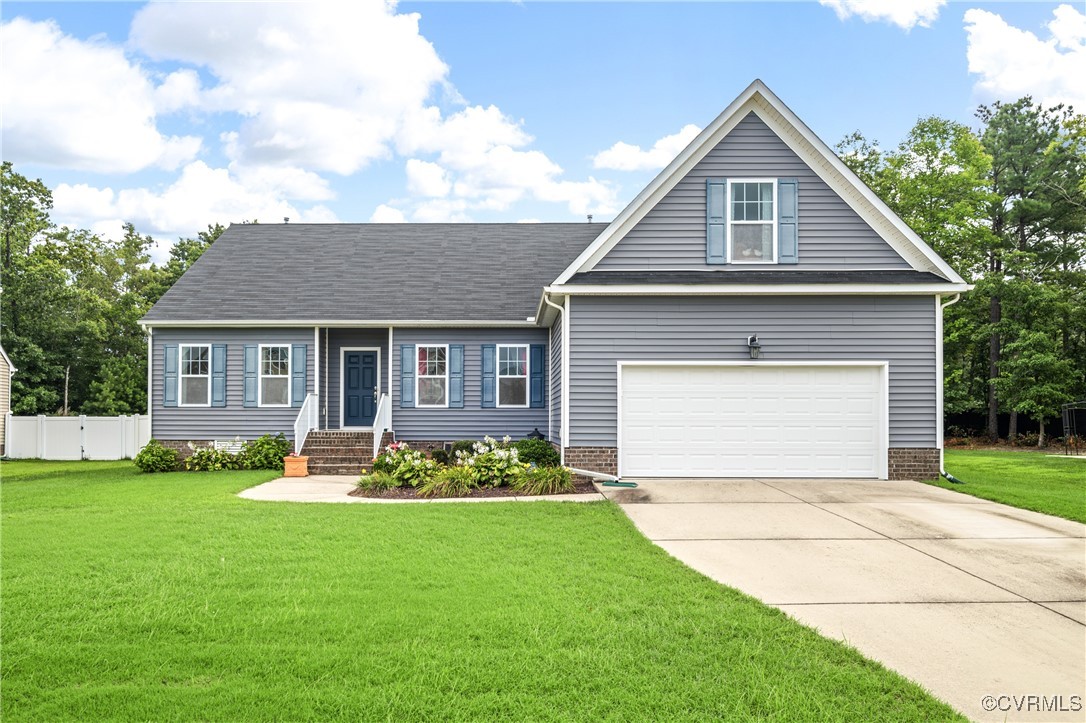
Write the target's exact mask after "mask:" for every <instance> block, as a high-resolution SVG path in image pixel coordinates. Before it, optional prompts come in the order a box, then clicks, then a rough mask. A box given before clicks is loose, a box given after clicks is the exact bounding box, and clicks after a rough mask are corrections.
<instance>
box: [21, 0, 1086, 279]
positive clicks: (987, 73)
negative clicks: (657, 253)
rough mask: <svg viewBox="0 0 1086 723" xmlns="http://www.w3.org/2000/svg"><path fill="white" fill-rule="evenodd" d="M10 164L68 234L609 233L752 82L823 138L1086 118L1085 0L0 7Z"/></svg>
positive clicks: (890, 142)
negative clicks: (365, 227) (493, 227)
mask: <svg viewBox="0 0 1086 723" xmlns="http://www.w3.org/2000/svg"><path fill="white" fill-rule="evenodd" d="M0 11H2V24H0V52H2V66H0V115H2V138H0V155H2V157H3V160H5V161H11V162H12V163H13V164H14V165H15V170H16V171H17V172H19V173H21V174H23V175H25V176H30V177H34V178H41V179H42V180H43V181H44V182H45V183H46V184H47V185H48V186H49V187H50V188H52V189H53V200H54V208H53V219H54V221H56V222H57V223H59V224H63V225H70V226H73V227H80V228H89V229H91V230H93V231H95V232H97V233H100V234H102V235H104V236H110V237H115V236H117V235H119V234H120V233H121V227H122V224H123V223H124V222H126V221H127V222H131V223H133V224H134V225H135V226H136V228H137V230H139V231H140V232H142V233H146V234H150V235H152V236H153V237H155V239H156V240H158V242H159V248H158V249H157V250H156V251H155V254H154V255H155V257H156V258H157V259H161V258H163V257H164V255H165V254H166V252H167V251H168V248H169V245H170V244H171V243H172V242H173V241H174V240H176V239H177V238H178V237H192V236H194V235H195V234H196V233H197V232H198V231H200V230H202V229H204V228H206V226H207V225H208V224H212V223H223V224H224V225H225V224H228V223H232V222H235V223H236V222H241V221H254V220H255V221H260V222H264V223H268V222H274V223H280V222H282V221H283V219H284V218H289V219H290V220H291V222H294V223H298V222H321V223H323V222H337V221H338V222H437V221H443V222H444V221H451V222H466V221H478V222H493V221H508V222H533V221H585V220H586V216H587V215H588V214H592V215H593V216H594V220H595V221H597V222H599V221H607V220H609V219H611V218H612V217H614V216H615V215H616V214H617V213H618V212H619V211H620V210H621V209H622V208H623V207H624V206H625V205H626V204H627V203H629V202H630V201H631V200H632V199H633V198H634V197H635V196H636V195H637V193H638V192H639V191H640V190H641V189H642V188H643V187H644V186H645V185H647V184H648V183H649V182H650V181H651V180H652V178H653V177H654V176H655V175H656V174H657V173H658V172H659V171H660V170H661V169H662V168H663V167H664V166H665V165H666V164H667V163H668V162H670V160H671V159H672V158H674V156H675V155H677V154H678V153H679V152H680V151H681V150H682V148H683V147H684V146H685V145H686V143H687V142H688V141H689V140H691V139H692V138H693V137H694V135H696V133H697V132H698V131H699V130H700V129H701V128H703V127H704V126H706V125H708V124H709V123H710V122H711V121H712V120H713V118H715V117H716V116H717V114H719V113H720V112H721V111H722V110H723V109H724V108H725V107H726V106H727V105H728V104H729V103H730V102H731V101H732V100H733V99H734V98H735V97H736V96H737V95H738V94H739V93H740V92H741V91H742V90H743V89H744V88H745V87H746V86H747V85H748V84H749V83H750V82H751V81H752V80H754V79H755V78H760V79H761V80H762V81H764V82H765V83H766V84H767V85H768V86H769V87H770V89H772V90H773V92H774V93H776V94H777V95H778V96H779V97H780V98H781V100H783V101H784V102H785V103H786V104H787V105H788V106H789V107H790V108H792V110H793V111H795V112H796V113H797V114H798V115H799V117H800V118H802V119H803V120H804V121H805V122H806V123H807V125H808V126H810V127H811V128H812V130H814V132H815V133H817V134H818V135H819V136H820V137H821V138H822V139H823V140H824V141H825V142H826V143H828V144H829V145H831V146H833V145H834V144H835V143H837V142H838V141H840V140H841V139H842V138H843V137H844V136H845V135H846V134H848V133H850V132H852V131H854V130H859V131H861V132H862V133H863V134H864V135H865V136H866V137H867V138H868V139H874V140H877V141H878V142H879V144H880V145H881V146H883V147H892V146H895V145H897V144H898V143H899V142H900V141H901V140H902V139H903V138H904V136H905V135H906V134H907V133H908V131H909V129H910V128H911V127H912V125H913V124H914V123H915V122H916V121H917V119H919V118H921V117H925V116H930V115H938V116H942V117H945V118H949V119H952V120H956V121H959V122H961V123H965V124H967V125H970V126H974V127H975V126H976V121H975V118H974V116H973V113H974V111H975V110H976V108H977V106H978V105H979V104H982V103H985V104H986V103H991V102H993V101H998V100H1002V101H1011V100H1015V99H1017V98H1019V97H1021V96H1023V95H1026V94H1029V95H1032V96H1033V97H1034V99H1035V100H1037V101H1040V102H1043V103H1045V104H1054V103H1057V102H1062V103H1068V104H1072V105H1074V106H1075V107H1076V108H1078V109H1086V14H1084V11H1083V3H1082V2H1077V3H1074V4H1066V3H1049V2H996V3H988V2H970V1H964V2H947V1H946V0H809V1H807V2H690V3H653V2H601V3H581V2H476V3H458V2H400V3H389V2H380V1H370V0H361V1H356V2H333V1H330V0H329V1H327V2H302V3H291V2H275V3H265V2H191V3H169V2H162V3H151V4H143V3H135V2H124V3H105V2H78V3H63V2H40V3H26V2H4V3H3V5H2V7H0Z"/></svg>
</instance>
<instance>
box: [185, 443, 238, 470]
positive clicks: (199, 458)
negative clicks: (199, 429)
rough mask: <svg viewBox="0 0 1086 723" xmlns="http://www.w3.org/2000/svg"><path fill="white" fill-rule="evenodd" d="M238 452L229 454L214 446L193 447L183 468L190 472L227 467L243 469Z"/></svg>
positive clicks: (225, 468) (226, 468) (224, 468)
mask: <svg viewBox="0 0 1086 723" xmlns="http://www.w3.org/2000/svg"><path fill="white" fill-rule="evenodd" d="M244 468H245V467H244V460H243V459H242V458H241V455H240V454H231V453H230V452H227V451H226V450H221V449H215V448H214V447H193V448H192V454H191V455H189V456H188V457H187V458H186V459H185V469H187V470H188V471H190V472H218V471H220V470H228V469H244Z"/></svg>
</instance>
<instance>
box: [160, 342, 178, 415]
mask: <svg viewBox="0 0 1086 723" xmlns="http://www.w3.org/2000/svg"><path fill="white" fill-rule="evenodd" d="M162 406H164V407H176V406H177V344H167V345H166V346H164V347H162Z"/></svg>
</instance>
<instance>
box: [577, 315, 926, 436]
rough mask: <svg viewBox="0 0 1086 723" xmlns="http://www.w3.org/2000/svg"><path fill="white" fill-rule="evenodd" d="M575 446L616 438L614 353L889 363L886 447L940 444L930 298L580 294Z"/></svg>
mask: <svg viewBox="0 0 1086 723" xmlns="http://www.w3.org/2000/svg"><path fill="white" fill-rule="evenodd" d="M570 324H571V327H570V338H569V340H568V343H569V345H570V379H569V385H570V390H569V405H570V408H569V414H570V429H569V435H570V441H569V443H568V444H569V446H571V447H597V446H599V447H614V446H616V445H617V441H616V439H617V414H618V412H617V381H616V380H617V375H616V370H617V362H618V361H619V360H623V361H627V360H630V361H636V360H654V361H656V360H670V361H709V360H719V361H738V360H742V359H748V360H749V358H750V355H749V352H748V349H747V345H746V339H747V337H748V336H749V335H751V334H757V335H758V338H759V340H760V341H761V343H762V354H763V358H764V359H765V360H766V361H767V362H768V361H789V360H795V361H801V360H878V361H888V362H889V363H890V380H889V381H890V384H889V386H890V444H889V446H890V447H934V446H936V433H935V430H936V419H937V412H936V373H935V343H936V339H935V300H934V299H933V298H932V297H926V296H871V297H849V296H837V297H834V296H812V297H779V298H772V297H754V298H740V297H733V296H715V297H713V296H706V297H696V298H691V297H582V296H579V297H577V299H576V300H575V303H574V304H573V308H572V313H571V314H570Z"/></svg>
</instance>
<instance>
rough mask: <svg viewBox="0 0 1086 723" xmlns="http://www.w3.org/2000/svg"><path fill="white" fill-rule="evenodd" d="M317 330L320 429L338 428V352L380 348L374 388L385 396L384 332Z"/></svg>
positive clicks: (339, 375) (340, 387) (385, 362)
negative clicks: (376, 382)
mask: <svg viewBox="0 0 1086 723" xmlns="http://www.w3.org/2000/svg"><path fill="white" fill-rule="evenodd" d="M327 338H328V342H327V348H326V347H325V329H321V395H322V396H323V397H324V399H325V403H322V404H321V415H320V424H321V429H339V428H340V420H339V411H340V408H341V407H342V406H343V392H342V383H343V378H342V373H341V364H342V362H343V355H342V351H343V349H344V348H345V347H376V348H377V349H380V357H381V361H380V364H379V366H380V367H381V368H380V369H379V370H378V375H377V376H378V380H379V381H378V385H379V387H380V390H381V393H382V394H388V329H328V330H327Z"/></svg>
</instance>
